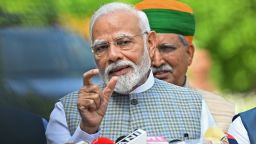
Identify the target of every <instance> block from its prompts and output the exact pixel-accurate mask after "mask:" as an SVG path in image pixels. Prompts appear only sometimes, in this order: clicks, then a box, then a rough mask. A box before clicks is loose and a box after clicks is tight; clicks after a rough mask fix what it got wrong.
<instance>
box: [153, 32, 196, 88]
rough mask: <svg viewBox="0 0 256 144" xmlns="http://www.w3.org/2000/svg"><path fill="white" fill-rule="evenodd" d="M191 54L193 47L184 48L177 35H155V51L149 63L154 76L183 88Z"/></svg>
mask: <svg viewBox="0 0 256 144" xmlns="http://www.w3.org/2000/svg"><path fill="white" fill-rule="evenodd" d="M193 53H194V48H193V46H184V45H183V43H182V42H181V41H180V39H179V36H178V35H177V34H157V49H156V51H155V54H154V57H153V59H152V63H151V67H152V70H153V73H154V76H155V77H156V78H158V79H161V80H164V81H167V82H169V83H173V84H175V85H179V86H183V85H184V82H185V77H186V72H187V68H188V66H189V65H190V64H191V62H192V58H193Z"/></svg>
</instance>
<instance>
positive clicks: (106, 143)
mask: <svg viewBox="0 0 256 144" xmlns="http://www.w3.org/2000/svg"><path fill="white" fill-rule="evenodd" d="M92 144H115V142H114V141H112V140H111V139H109V138H105V137H100V138H97V139H95V140H93V141H92Z"/></svg>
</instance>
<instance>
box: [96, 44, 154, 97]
mask: <svg viewBox="0 0 256 144" xmlns="http://www.w3.org/2000/svg"><path fill="white" fill-rule="evenodd" d="M145 44H146V43H145V42H144V53H143V56H142V58H141V61H140V63H139V64H138V65H136V64H134V63H133V62H131V61H128V60H119V61H117V62H115V63H112V64H110V65H109V66H108V67H107V68H106V69H105V70H100V75H101V77H102V78H103V80H104V82H105V83H108V82H109V80H110V76H109V72H110V71H111V70H112V69H115V68H117V67H120V66H130V67H131V68H132V71H130V72H129V73H127V74H125V75H122V76H119V77H118V81H117V84H116V86H115V89H114V91H116V92H118V93H120V94H128V93H130V92H131V91H132V90H133V89H134V87H135V86H136V85H138V84H139V83H140V81H141V80H142V79H143V78H144V77H145V76H146V75H147V72H148V71H149V69H150V65H151V64H150V57H149V54H148V49H147V46H146V45H145Z"/></svg>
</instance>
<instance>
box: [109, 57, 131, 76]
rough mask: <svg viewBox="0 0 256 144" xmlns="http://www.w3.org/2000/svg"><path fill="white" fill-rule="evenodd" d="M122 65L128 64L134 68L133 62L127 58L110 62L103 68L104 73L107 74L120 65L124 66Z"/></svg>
mask: <svg viewBox="0 0 256 144" xmlns="http://www.w3.org/2000/svg"><path fill="white" fill-rule="evenodd" d="M124 66H130V67H132V68H133V69H134V68H135V67H134V64H133V63H132V62H130V61H127V60H119V61H117V62H115V63H112V64H110V65H108V67H107V68H106V70H105V75H106V76H109V73H110V72H111V71H112V70H114V69H117V68H120V67H124Z"/></svg>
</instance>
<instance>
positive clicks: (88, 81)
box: [83, 69, 99, 86]
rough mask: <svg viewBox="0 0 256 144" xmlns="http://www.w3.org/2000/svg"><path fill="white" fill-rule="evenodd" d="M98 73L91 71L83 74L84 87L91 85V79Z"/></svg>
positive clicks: (95, 70) (97, 71) (94, 70)
mask: <svg viewBox="0 0 256 144" xmlns="http://www.w3.org/2000/svg"><path fill="white" fill-rule="evenodd" d="M98 73H99V70H98V69H91V70H89V71H87V72H85V73H84V74H83V82H84V86H89V85H91V78H92V77H93V76H95V75H97V74H98Z"/></svg>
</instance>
